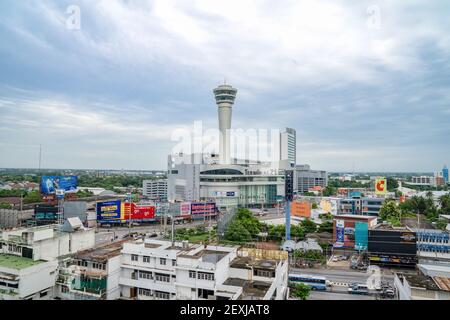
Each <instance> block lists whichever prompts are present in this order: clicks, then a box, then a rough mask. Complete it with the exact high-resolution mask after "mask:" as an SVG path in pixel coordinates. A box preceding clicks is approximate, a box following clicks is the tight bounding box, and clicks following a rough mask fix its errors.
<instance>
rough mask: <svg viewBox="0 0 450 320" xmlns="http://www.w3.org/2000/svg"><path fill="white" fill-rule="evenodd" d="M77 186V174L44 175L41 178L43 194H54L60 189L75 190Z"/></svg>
mask: <svg viewBox="0 0 450 320" xmlns="http://www.w3.org/2000/svg"><path fill="white" fill-rule="evenodd" d="M77 186H78V177H77V176H43V177H42V178H41V193H43V194H54V193H56V190H58V189H60V190H64V191H65V192H75V191H76V190H77Z"/></svg>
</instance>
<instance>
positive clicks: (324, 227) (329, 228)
mask: <svg viewBox="0 0 450 320" xmlns="http://www.w3.org/2000/svg"><path fill="white" fill-rule="evenodd" d="M317 231H318V232H329V233H333V222H331V221H325V222H323V223H322V224H321V225H319V227H318V229H317Z"/></svg>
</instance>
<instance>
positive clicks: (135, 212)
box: [131, 203, 155, 220]
mask: <svg viewBox="0 0 450 320" xmlns="http://www.w3.org/2000/svg"><path fill="white" fill-rule="evenodd" d="M131 219H133V220H148V219H155V207H154V206H148V205H143V206H141V205H136V204H134V203H132V204H131Z"/></svg>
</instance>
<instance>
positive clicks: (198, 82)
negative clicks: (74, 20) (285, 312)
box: [0, 1, 450, 172]
mask: <svg viewBox="0 0 450 320" xmlns="http://www.w3.org/2000/svg"><path fill="white" fill-rule="evenodd" d="M71 4H72V3H71V2H70V1H58V2H56V1H47V2H38V1H36V2H27V3H16V2H14V3H13V2H9V3H8V2H4V3H2V4H0V8H1V12H2V13H0V35H1V37H2V39H4V41H2V43H1V44H0V55H1V57H2V58H1V59H0V68H1V69H2V70H4V71H5V72H2V73H1V74H0V112H1V114H2V117H1V118H0V123H1V125H0V132H1V134H0V153H1V154H2V157H1V159H0V167H19V168H20V167H24V168H25V167H37V163H38V157H39V145H42V149H43V156H42V159H43V161H42V168H46V167H47V168H92V169H121V168H123V169H125V170H133V169H136V170H144V169H149V170H151V169H154V170H162V169H165V167H166V161H167V157H166V155H167V154H168V153H170V151H171V148H172V147H173V145H174V142H172V141H170V137H171V133H172V132H173V131H174V130H175V129H177V128H180V127H186V126H190V125H192V123H193V122H194V121H197V120H202V121H204V123H205V124H207V125H208V126H209V127H211V128H216V127H217V113H216V104H215V102H214V96H213V94H212V88H214V87H216V86H217V85H218V84H220V83H221V82H222V81H223V78H226V81H227V83H230V84H232V85H233V86H234V87H236V88H238V90H239V95H238V98H237V101H236V104H235V107H234V113H233V124H232V127H233V128H245V127H247V126H248V123H249V122H251V123H252V124H254V127H257V128H268V129H270V128H285V127H291V128H294V129H296V131H297V163H308V164H310V165H311V166H312V167H313V168H316V169H323V170H327V171H347V172H351V171H357V172H358V171H367V172H370V171H372V172H373V171H391V172H393V171H399V172H420V171H424V172H433V171H440V170H441V169H442V167H443V165H444V164H448V163H449V162H450V161H449V159H450V150H449V149H448V137H449V136H450V127H449V126H448V123H449V120H450V96H449V95H448V87H449V85H450V80H449V79H450V77H449V71H448V70H449V66H450V64H449V61H448V59H447V57H448V55H449V53H450V35H448V33H447V32H446V30H448V28H449V24H450V22H449V21H448V19H447V17H446V15H445V10H444V9H445V6H446V3H445V2H443V1H432V2H429V3H427V4H423V3H420V2H414V1H413V2H408V3H407V4H406V3H402V4H400V3H397V4H390V3H388V2H387V1H376V2H375V3H369V2H365V1H364V2H362V3H359V4H350V2H346V1H340V2H334V3H331V2H328V1H304V2H302V3H297V2H296V1H288V2H283V4H276V5H274V4H270V10H268V9H269V8H268V7H266V5H265V4H261V3H259V4H258V3H257V2H247V3H246V4H245V5H244V6H245V9H246V10H237V8H238V6H242V5H243V4H241V3H240V2H233V1H231V2H230V3H229V5H227V7H223V6H220V5H218V4H214V3H211V2H210V1H191V2H189V4H187V3H186V4H184V3H183V4H181V3H175V2H171V1H164V2H162V1H150V2H143V1H142V2H137V3H123V2H120V1H98V2H97V3H95V4H93V3H90V2H88V1H78V3H77V5H78V6H79V8H80V12H81V20H80V22H81V24H80V29H79V30H70V29H68V28H67V25H66V22H67V19H68V17H70V14H68V13H67V11H66V9H67V8H68V7H69V6H70V5H71ZM372 5H375V7H371V6H372ZM369 9H371V10H372V11H371V10H369ZM377 10H378V11H377ZM374 12H375V13H374ZM377 12H378V13H377ZM249 13H250V14H249ZM278 19H280V20H278ZM417 21H419V22H417ZM206 30H208V32H206ZM228 43H231V44H232V45H231V46H228V45H226V44H228ZM224 44H225V45H224ZM130 155H132V156H130Z"/></svg>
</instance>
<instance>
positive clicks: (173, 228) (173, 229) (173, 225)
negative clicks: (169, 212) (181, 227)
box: [171, 219, 175, 246]
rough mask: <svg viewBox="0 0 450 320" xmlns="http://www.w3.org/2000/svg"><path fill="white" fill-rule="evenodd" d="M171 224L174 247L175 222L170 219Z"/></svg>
mask: <svg viewBox="0 0 450 320" xmlns="http://www.w3.org/2000/svg"><path fill="white" fill-rule="evenodd" d="M171 222H172V246H174V245H175V221H174V220H173V219H171Z"/></svg>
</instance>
